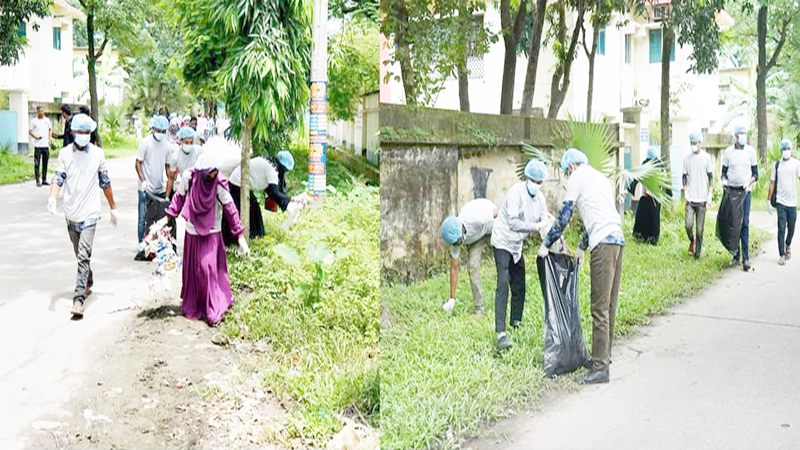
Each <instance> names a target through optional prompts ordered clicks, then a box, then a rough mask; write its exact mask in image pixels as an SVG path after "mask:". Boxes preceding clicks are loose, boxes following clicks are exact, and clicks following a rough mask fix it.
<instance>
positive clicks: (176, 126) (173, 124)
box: [168, 117, 181, 145]
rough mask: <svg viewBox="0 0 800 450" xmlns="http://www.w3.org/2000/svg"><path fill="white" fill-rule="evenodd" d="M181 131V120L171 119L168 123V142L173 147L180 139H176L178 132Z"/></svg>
mask: <svg viewBox="0 0 800 450" xmlns="http://www.w3.org/2000/svg"><path fill="white" fill-rule="evenodd" d="M180 129H181V119H180V118H178V117H175V118H173V119H172V120H170V121H169V136H168V138H169V141H170V142H171V143H173V144H175V145H177V144H178V141H180V139H179V138H178V132H179V131H180Z"/></svg>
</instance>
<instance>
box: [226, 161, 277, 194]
mask: <svg viewBox="0 0 800 450" xmlns="http://www.w3.org/2000/svg"><path fill="white" fill-rule="evenodd" d="M228 181H229V182H230V183H231V184H233V185H234V186H239V187H241V186H242V166H241V165H240V166H239V167H237V168H235V169H233V172H232V173H231V178H230V179H229V180H228ZM278 182H279V179H278V169H277V168H276V167H275V166H274V165H273V164H272V162H271V161H268V160H267V159H266V158H262V157H260V156H259V157H257V158H253V159H251V160H250V190H252V191H263V190H265V189H267V186H269V185H270V184H275V185H277V184H278Z"/></svg>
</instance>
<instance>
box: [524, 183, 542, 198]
mask: <svg viewBox="0 0 800 450" xmlns="http://www.w3.org/2000/svg"><path fill="white" fill-rule="evenodd" d="M525 187H527V188H528V194H530V196H531V197H536V194H538V193H539V191H541V190H542V185H540V184H536V183H534V182H533V181H531V180H528V181H526V182H525Z"/></svg>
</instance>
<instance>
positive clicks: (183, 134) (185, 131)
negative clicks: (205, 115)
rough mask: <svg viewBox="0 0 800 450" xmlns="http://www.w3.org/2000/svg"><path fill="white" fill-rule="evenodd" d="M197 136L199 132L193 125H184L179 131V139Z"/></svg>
mask: <svg viewBox="0 0 800 450" xmlns="http://www.w3.org/2000/svg"><path fill="white" fill-rule="evenodd" d="M195 136H197V133H196V132H195V131H194V130H193V129H192V128H191V127H183V128H181V131H179V132H178V139H189V138H191V139H194V137H195Z"/></svg>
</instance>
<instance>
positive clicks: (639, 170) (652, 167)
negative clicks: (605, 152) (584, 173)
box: [612, 161, 671, 204]
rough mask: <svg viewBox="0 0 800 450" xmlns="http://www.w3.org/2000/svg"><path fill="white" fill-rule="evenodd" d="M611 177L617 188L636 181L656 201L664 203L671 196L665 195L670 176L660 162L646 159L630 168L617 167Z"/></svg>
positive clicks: (668, 186)
mask: <svg viewBox="0 0 800 450" xmlns="http://www.w3.org/2000/svg"><path fill="white" fill-rule="evenodd" d="M612 179H613V181H614V183H615V184H616V187H617V189H619V190H623V189H625V188H626V187H627V186H629V185H630V184H631V183H632V182H634V181H637V182H639V183H641V184H642V185H643V186H644V187H645V188H647V190H648V191H649V192H650V194H651V195H652V196H653V198H654V199H655V201H656V202H657V203H659V204H665V203H667V202H669V201H670V200H671V197H670V196H669V195H667V190H668V189H670V178H669V175H668V174H667V171H666V170H664V167H663V165H662V164H661V162H657V161H647V162H646V163H644V164H642V165H640V166H638V167H634V168H632V169H621V168H618V169H617V170H615V171H614V174H613V178H612Z"/></svg>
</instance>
